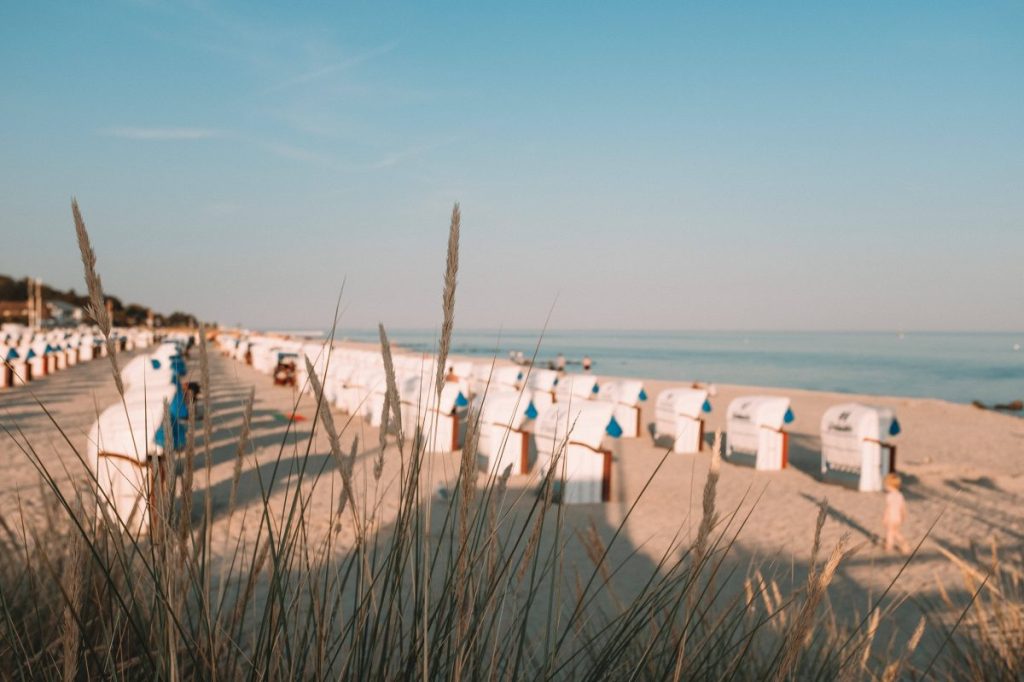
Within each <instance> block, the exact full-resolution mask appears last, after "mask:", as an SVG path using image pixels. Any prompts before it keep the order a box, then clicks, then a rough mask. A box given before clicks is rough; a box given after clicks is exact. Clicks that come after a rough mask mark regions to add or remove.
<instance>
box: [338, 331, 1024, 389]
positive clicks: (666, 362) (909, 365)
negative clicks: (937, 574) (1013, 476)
mask: <svg viewBox="0 0 1024 682" xmlns="http://www.w3.org/2000/svg"><path fill="white" fill-rule="evenodd" d="M436 333H437V332H436V331H429V330H395V331H389V335H390V336H391V338H392V339H393V340H394V341H395V342H397V343H399V344H401V345H403V346H405V347H406V348H409V349H415V350H430V349H433V348H435V346H436V338H437V337H436ZM342 335H344V336H347V337H348V338H351V339H353V340H359V341H371V342H375V341H376V340H377V333H376V331H365V332H350V331H348V330H346V331H345V332H341V333H339V337H341V336H342ZM538 338H539V332H536V331H512V332H510V331H504V332H501V333H500V334H499V332H496V331H459V330H456V335H455V339H454V343H453V352H455V353H459V354H462V355H471V356H477V357H485V358H489V357H493V356H494V355H495V354H497V355H498V356H499V357H502V358H507V357H508V353H509V351H517V350H518V351H522V352H523V353H524V354H525V355H526V356H527V357H529V356H530V355H532V353H533V351H534V348H535V347H536V346H537V341H538ZM1016 344H1020V346H1024V333H1020V334H1010V333H991V334H971V333H925V332H921V333H907V334H906V335H904V336H902V337H900V336H898V335H897V334H895V333H830V332H828V333H826V332H650V331H647V332H643V331H625V332H624V331H615V332H611V331H548V332H547V333H546V334H545V336H544V339H543V341H542V342H541V346H540V351H539V353H538V356H537V357H538V359H539V360H540V361H541V362H546V361H547V360H549V359H553V358H554V357H555V355H556V354H557V353H559V352H561V353H564V354H565V356H566V358H568V359H569V360H570V361H572V360H576V361H578V360H579V359H580V358H582V357H583V355H589V356H590V357H591V359H592V360H593V361H594V372H595V373H598V374H614V375H620V376H635V377H651V378H659V379H667V380H683V381H685V380H701V381H713V382H718V383H728V384H748V385H755V386H780V387H784V386H785V387H795V388H807V389H816V390H824V391H842V392H849V393H869V394H879V395H901V396H917V397H930V398H944V399H946V400H952V401H956V402H970V401H972V400H982V401H984V402H986V403H990V402H1008V401H1011V400H1021V399H1024V348H1022V349H1021V350H1014V346H1015V345H1016ZM1020 346H1018V347H1020ZM570 369H571V368H570Z"/></svg>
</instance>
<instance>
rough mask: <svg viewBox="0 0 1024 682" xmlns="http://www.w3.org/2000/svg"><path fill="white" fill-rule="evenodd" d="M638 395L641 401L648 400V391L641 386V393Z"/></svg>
mask: <svg viewBox="0 0 1024 682" xmlns="http://www.w3.org/2000/svg"><path fill="white" fill-rule="evenodd" d="M637 397H638V398H640V400H641V401H643V400H647V391H646V390H645V389H642V388H641V389H640V395H639V396H637Z"/></svg>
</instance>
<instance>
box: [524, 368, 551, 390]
mask: <svg viewBox="0 0 1024 682" xmlns="http://www.w3.org/2000/svg"><path fill="white" fill-rule="evenodd" d="M557 383H558V372H556V371H555V370H553V369H537V368H534V369H533V370H531V371H530V372H529V378H528V379H527V382H526V385H527V387H528V388H530V389H531V390H534V391H554V390H555V385H556V384H557Z"/></svg>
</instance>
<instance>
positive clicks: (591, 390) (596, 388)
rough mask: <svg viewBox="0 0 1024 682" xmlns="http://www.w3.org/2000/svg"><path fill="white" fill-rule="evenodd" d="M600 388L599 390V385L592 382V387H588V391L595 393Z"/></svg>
mask: <svg viewBox="0 0 1024 682" xmlns="http://www.w3.org/2000/svg"><path fill="white" fill-rule="evenodd" d="M600 390H601V387H600V386H598V385H597V384H596V383H595V384H594V387H593V388H592V389H590V392H591V393H597V392H598V391H600Z"/></svg>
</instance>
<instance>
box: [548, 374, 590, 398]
mask: <svg viewBox="0 0 1024 682" xmlns="http://www.w3.org/2000/svg"><path fill="white" fill-rule="evenodd" d="M597 390H598V388H597V379H596V378H594V376H593V375H590V374H565V375H563V376H562V377H560V378H559V379H558V385H557V386H556V387H555V401H556V402H559V403H567V402H574V403H575V402H579V401H581V400H590V399H591V398H593V397H594V394H595V393H597Z"/></svg>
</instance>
